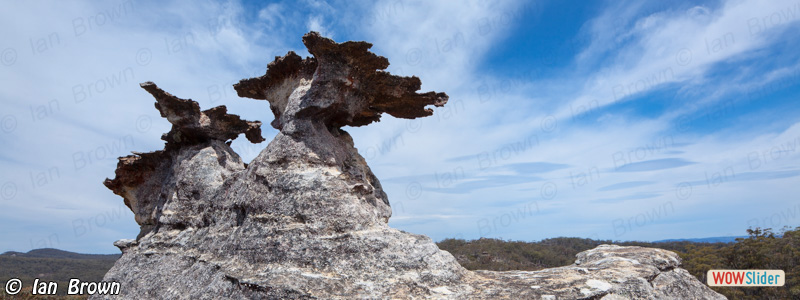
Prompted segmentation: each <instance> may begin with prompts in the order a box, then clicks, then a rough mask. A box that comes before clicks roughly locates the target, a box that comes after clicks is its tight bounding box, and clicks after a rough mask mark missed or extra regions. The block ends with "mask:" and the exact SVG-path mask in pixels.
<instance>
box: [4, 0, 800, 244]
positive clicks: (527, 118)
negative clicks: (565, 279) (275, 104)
mask: <svg viewBox="0 0 800 300" xmlns="http://www.w3.org/2000/svg"><path fill="white" fill-rule="evenodd" d="M798 19H800V2H797V1H766V2H759V1H701V2H687V1H670V2H663V1H659V2H655V1H653V2H649V3H640V2H639V1H593V2H585V3H581V5H579V6H576V5H575V4H574V3H563V2H562V1H540V2H515V1H503V2H498V3H495V2H493V1H472V2H469V1H468V2H464V1H454V2H446V1H401V0H395V1H378V2H374V3H373V2H350V1H347V2H345V1H331V2H326V1H298V2H294V1H286V2H262V1H252V2H239V1H198V2H193V3H192V4H191V5H189V4H186V3H184V2H177V1H176V2H165V3H162V2H156V1H132V0H131V1H109V2H77V1H76V2H69V3H65V2H55V1H54V2H50V3H49V4H46V5H43V4H38V5H34V4H30V3H27V2H12V3H7V4H5V8H4V9H3V10H2V11H0V25H1V26H0V32H2V36H3V38H2V39H0V51H1V52H0V79H2V82H3V84H2V88H0V99H1V100H2V102H0V126H1V127H0V129H2V131H0V143H2V145H3V146H4V147H2V148H0V166H2V169H1V170H2V171H0V192H1V193H0V204H2V207H3V209H2V210H0V251H9V250H15V251H27V250H30V249H33V248H41V247H55V248H60V249H65V250H71V251H79V252H92V253H115V252H116V251H117V250H116V248H114V247H113V246H112V242H113V241H115V240H117V239H122V238H133V237H135V236H136V234H137V233H138V226H137V225H136V223H135V222H134V220H133V215H132V214H131V213H130V211H129V210H128V209H127V208H126V207H125V206H124V205H123V204H122V198H120V197H118V196H116V195H114V194H113V193H111V192H110V191H109V190H107V189H106V188H105V187H104V186H103V185H102V181H103V179H105V178H106V177H113V175H114V168H115V166H116V157H118V156H123V155H126V154H128V153H130V151H152V150H157V149H160V148H162V146H163V142H162V141H161V140H160V139H159V137H160V135H161V133H163V132H166V131H168V130H169V124H168V123H167V122H166V120H163V119H162V118H160V117H159V115H158V112H157V111H156V110H155V109H154V108H153V105H152V103H153V102H154V101H153V99H152V98H151V97H150V95H148V94H147V93H146V92H145V91H144V90H142V89H141V88H139V87H138V84H139V83H140V82H144V81H154V82H156V83H157V84H158V85H159V87H162V88H164V89H165V90H167V91H168V92H170V93H172V94H174V95H176V96H178V97H182V98H191V99H194V100H196V101H198V102H199V103H200V105H201V107H203V108H204V109H207V108H211V107H213V106H217V105H223V104H224V105H226V106H227V107H228V109H229V111H230V112H232V113H236V114H240V115H241V116H242V117H243V118H245V119H248V120H261V121H262V122H264V124H269V122H270V121H271V120H272V114H271V113H270V111H269V108H268V104H267V103H266V102H263V101H253V100H249V99H241V98H238V97H236V94H235V92H234V91H233V89H232V87H231V85H232V84H233V83H236V82H238V80H239V79H243V78H249V77H254V76H260V75H262V74H263V73H264V71H265V68H266V65H267V63H268V62H270V61H272V60H273V59H274V57H275V56H281V55H284V54H286V52H287V51H290V50H291V51H295V52H297V53H299V54H301V55H308V53H307V51H306V50H305V49H304V47H303V45H302V43H301V39H300V37H301V36H302V35H303V34H304V33H306V32H308V31H310V30H314V31H319V32H321V33H322V34H324V35H327V36H329V37H331V38H333V39H334V40H336V41H338V42H342V41H347V40H366V41H369V42H371V43H373V44H374V46H373V48H372V50H373V52H375V53H377V54H379V55H383V56H386V57H387V58H388V59H389V61H390V63H391V66H389V68H388V70H389V71H390V72H392V73H394V74H399V75H406V76H411V75H416V76H418V77H420V78H421V79H422V82H423V85H422V90H423V91H429V90H435V91H442V92H446V93H448V95H450V102H449V103H448V104H447V105H446V106H445V107H443V108H438V109H436V110H435V113H434V116H432V117H429V118H423V119H417V120H402V119H394V118H392V117H390V116H385V117H384V118H383V121H381V122H380V123H377V124H372V125H370V126H366V127H360V128H346V130H348V131H349V132H350V133H351V134H352V135H353V137H354V139H355V143H356V147H357V148H358V149H359V152H360V153H361V154H362V155H363V156H364V157H365V158H366V160H367V162H368V163H369V165H370V166H371V167H372V169H373V171H374V172H375V174H376V175H377V176H378V178H379V179H380V180H381V182H382V184H383V186H384V188H385V189H386V192H387V194H388V195H389V200H390V202H391V204H392V207H393V217H392V219H391V220H390V225H391V226H393V227H396V228H399V229H403V230H406V231H410V232H414V233H420V234H426V235H429V236H431V237H432V238H433V239H434V240H441V239H444V238H448V237H456V238H465V239H475V238H479V237H494V238H503V239H510V240H527V241H535V240H540V239H543V238H550V237H558V236H574V237H587V238H595V239H611V240H645V241H651V240H659V239H668V238H697V237H710V236H726V235H743V234H744V232H745V229H747V228H748V227H750V226H760V227H772V228H781V227H783V226H797V225H800V198H799V197H798V195H799V193H798V192H800V155H798V149H797V148H798V146H800V117H798V116H800V114H799V113H800V101H799V100H800V99H798V96H800V54H798V53H800V52H798V51H797V50H796V49H797V48H798V46H799V45H798V44H800V31H799V30H798V29H799V28H800V26H798V24H800V23H798V22H797V21H798ZM264 128H265V130H264V137H265V138H267V139H268V140H270V139H271V138H272V137H273V136H274V135H275V134H276V131H275V130H274V129H271V128H269V126H265V127H264ZM264 147H266V143H262V144H255V145H254V144H250V143H248V142H247V141H246V140H245V139H244V138H240V139H237V140H236V141H234V143H233V148H234V149H235V150H236V151H237V152H238V153H239V154H240V155H241V156H242V157H243V159H245V160H246V161H249V160H251V159H252V158H254V157H255V156H256V155H257V153H258V152H259V151H261V150H262V149H263V148H264Z"/></svg>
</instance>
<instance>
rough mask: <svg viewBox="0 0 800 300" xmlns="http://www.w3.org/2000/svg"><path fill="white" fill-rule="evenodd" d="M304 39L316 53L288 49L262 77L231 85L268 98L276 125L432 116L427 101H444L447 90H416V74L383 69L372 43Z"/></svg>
mask: <svg viewBox="0 0 800 300" xmlns="http://www.w3.org/2000/svg"><path fill="white" fill-rule="evenodd" d="M303 43H304V44H305V45H306V47H307V48H308V52H309V53H311V54H312V55H314V57H309V58H305V59H301V58H300V56H298V55H297V54H295V53H294V52H289V53H288V54H286V55H285V56H283V57H276V58H275V61H273V62H271V63H270V64H269V65H268V67H267V73H266V74H265V75H263V76H261V77H257V78H250V79H245V80H242V81H240V82H239V83H238V84H236V85H234V89H236V91H237V92H238V94H239V96H241V97H248V98H253V99H261V100H268V101H269V102H270V108H271V109H272V112H273V114H275V120H274V121H273V122H272V126H273V127H275V128H276V129H283V127H284V125H285V124H287V123H288V122H290V121H291V120H294V119H306V120H315V121H321V122H323V123H324V124H325V125H326V126H327V127H329V128H339V127H342V126H345V125H347V126H362V125H367V124H369V123H372V122H376V121H378V120H379V119H380V116H381V114H382V113H388V114H390V115H392V116H394V117H397V118H406V119H414V118H419V117H425V116H430V115H432V114H433V110H431V109H430V108H426V106H428V105H434V106H443V105H444V104H445V103H447V99H448V97H447V95H446V94H445V93H436V92H427V93H423V94H419V93H417V91H418V90H419V89H420V85H421V83H420V80H419V78H417V77H401V76H395V75H391V74H389V73H388V72H385V71H382V70H384V69H386V68H387V67H388V66H389V61H388V60H387V59H386V58H385V57H383V56H378V55H375V54H374V53H372V52H369V48H371V47H372V44H370V43H367V42H344V43H336V42H334V41H333V40H331V39H329V38H325V37H322V36H320V35H319V34H318V33H316V32H310V33H308V34H306V35H305V36H303Z"/></svg>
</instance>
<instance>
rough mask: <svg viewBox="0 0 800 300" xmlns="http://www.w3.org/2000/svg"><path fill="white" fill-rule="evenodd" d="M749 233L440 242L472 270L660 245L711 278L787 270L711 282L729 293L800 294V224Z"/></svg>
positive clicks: (549, 263)
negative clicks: (735, 283)
mask: <svg viewBox="0 0 800 300" xmlns="http://www.w3.org/2000/svg"><path fill="white" fill-rule="evenodd" d="M747 234H748V238H739V239H737V242H736V243H730V244H728V243H692V242H686V241H672V242H659V243H647V242H611V241H595V240H590V239H580V238H565V237H559V238H553V239H546V240H542V241H539V242H520V241H503V240H498V239H486V238H481V239H478V240H472V241H465V240H459V239H445V240H443V241H441V242H439V243H438V245H439V248H441V249H442V250H446V251H448V252H450V253H451V254H453V256H455V257H456V259H457V260H458V262H459V263H461V265H462V266H464V267H465V268H467V269H469V270H494V271H507V270H527V271H535V270H541V269H544V268H552V267H559V266H565V265H569V264H572V263H573V262H574V261H575V255H576V254H578V253H579V252H581V251H585V250H589V249H592V248H595V247H597V246H598V245H601V244H612V243H613V244H617V245H623V246H642V247H652V248H661V249H665V250H670V251H674V252H676V253H678V255H680V257H681V259H682V260H683V263H682V265H681V267H682V268H684V269H686V270H687V271H689V273H691V274H692V275H694V276H695V277H697V279H699V280H700V281H701V282H703V283H707V282H708V281H707V279H706V275H707V273H708V270H713V269H717V270H719V269H761V270H764V269H768V270H783V271H784V272H785V273H786V284H785V285H784V286H783V287H712V289H714V290H715V291H717V292H719V293H721V294H723V295H725V296H726V297H728V298H729V299H800V227H797V228H795V229H794V230H791V229H790V228H784V229H783V230H782V232H781V233H780V234H775V233H774V232H773V231H772V229H771V228H766V229H761V228H754V229H747Z"/></svg>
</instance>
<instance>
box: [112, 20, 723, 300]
mask: <svg viewBox="0 0 800 300" xmlns="http://www.w3.org/2000/svg"><path fill="white" fill-rule="evenodd" d="M303 42H304V44H305V45H306V47H307V48H308V51H309V53H311V54H312V55H313V57H309V58H300V57H299V56H298V55H296V54H295V53H293V52H289V53H288V54H287V55H285V56H283V57H277V58H276V59H275V60H274V61H273V62H271V63H269V65H268V67H267V71H266V74H265V75H264V76H261V77H258V78H251V79H246V80H242V81H240V82H239V83H238V84H236V85H235V86H234V88H235V89H236V91H237V92H238V93H239V95H240V96H242V97H248V98H254V99H262V100H268V101H269V104H270V109H271V110H272V112H273V114H274V116H275V119H274V121H273V122H272V123H271V124H272V126H273V127H275V128H276V129H279V130H280V132H279V133H278V134H277V135H276V136H275V138H274V139H273V140H272V141H271V142H270V143H269V145H268V146H267V147H266V148H265V149H263V150H262V151H261V153H260V154H259V155H258V156H257V157H256V158H255V159H253V161H252V162H250V163H249V164H244V163H243V162H242V160H241V159H240V158H239V156H238V155H237V154H236V153H235V152H234V151H233V150H232V149H231V148H230V145H229V143H228V141H229V140H231V139H234V138H236V137H237V136H238V135H239V134H241V133H244V134H245V135H246V136H247V138H248V139H249V140H250V141H251V142H260V141H262V140H263V139H262V138H261V136H260V127H259V125H260V124H261V123H260V122H249V121H244V120H241V119H240V118H239V117H238V116H235V115H230V114H227V112H226V109H225V107H224V106H223V107H216V108H212V109H209V110H206V111H200V108H199V105H198V104H197V103H196V102H194V101H191V100H184V99H179V98H177V97H175V96H172V95H170V94H168V93H166V92H164V91H162V90H160V89H158V87H156V86H155V85H154V84H152V83H145V84H143V85H142V86H143V87H144V88H145V89H146V90H147V91H148V92H150V93H151V94H152V95H153V96H154V97H155V98H156V100H157V104H156V108H157V109H158V110H159V111H160V112H161V115H162V116H163V117H165V118H167V120H168V121H169V122H170V123H172V124H173V127H172V130H170V132H169V133H167V134H165V135H164V136H163V137H162V139H164V140H165V141H166V142H167V143H166V145H165V149H164V150H160V151H156V152H151V153H135V155H131V156H126V157H122V158H120V162H119V164H118V166H117V170H116V178H115V179H113V180H106V182H105V184H106V186H107V187H108V188H109V189H111V190H112V191H114V193H116V194H118V195H120V196H122V197H123V198H124V199H125V203H126V204H127V205H128V207H130V208H131V210H132V211H133V212H134V214H135V217H136V221H137V222H138V223H139V224H140V226H141V228H142V230H141V232H140V234H139V236H138V237H137V238H136V240H120V241H117V242H116V243H115V245H116V246H118V247H119V248H120V249H121V250H122V251H123V255H122V257H121V258H120V259H119V260H118V261H117V262H116V264H115V265H114V267H113V268H111V270H109V272H108V273H107V274H106V275H105V277H104V280H106V281H117V282H120V283H121V284H122V290H121V295H120V297H123V298H140V297H144V298H184V299H195V298H236V299H241V298H250V299H253V298H257V299H287V298H288V299H353V298H370V299H385V298H436V299H439V298H447V299H468V298H471V299H497V298H507V299H512V298H513V299H620V297H622V298H627V299H669V298H704V299H715V298H720V299H721V298H723V297H722V296H721V295H719V294H716V293H714V292H713V291H712V290H710V289H709V288H708V287H706V286H704V285H703V284H702V283H699V282H698V281H697V280H696V279H694V278H692V277H691V275H689V274H688V273H687V272H686V271H685V270H682V269H680V268H679V264H680V259H679V257H678V256H677V255H676V254H675V253H672V252H668V251H664V250H658V249H647V248H639V247H619V246H606V245H604V246H600V247H598V248H596V249H593V250H589V251H585V252H582V253H580V254H578V259H577V261H576V263H575V264H574V265H571V266H565V267H560V268H553V269H546V270H542V271H537V272H522V271H510V272H490V271H477V272H471V271H468V270H466V269H464V268H463V267H461V265H459V264H458V262H457V261H456V259H455V258H454V257H453V256H452V255H450V253H448V252H445V251H442V250H440V249H439V248H438V247H437V246H436V244H435V243H434V242H433V241H432V240H431V239H430V238H428V237H426V236H423V235H416V234H411V233H407V232H403V231H399V230H396V229H393V228H390V227H389V226H388V225H387V222H388V220H389V218H390V217H391V213H392V211H391V207H390V206H389V200H388V197H387V195H386V193H385V192H384V191H383V188H382V187H381V184H380V182H379V180H378V178H377V177H376V176H375V175H374V174H373V173H372V171H371V170H370V169H369V167H368V166H367V164H366V161H365V160H364V158H363V157H361V155H359V153H358V151H357V149H356V148H355V147H354V145H353V140H352V138H351V137H350V135H349V134H348V133H347V132H346V131H344V130H343V129H342V128H341V127H343V126H363V125H367V124H369V123H372V122H376V121H378V120H379V119H380V116H381V114H383V113H387V114H389V115H392V116H395V117H399V118H418V117H425V116H429V115H431V114H432V113H433V111H432V109H431V108H429V107H428V106H430V105H433V106H442V105H444V104H445V103H446V102H447V99H448V98H447V95H445V94H444V93H436V92H427V93H417V91H418V90H419V88H420V81H419V79H418V78H416V77H399V76H394V75H391V74H389V73H387V72H385V71H383V70H385V69H386V68H387V67H388V65H389V63H388V60H387V59H386V58H384V57H381V56H378V55H375V54H373V53H371V52H369V51H368V50H369V48H370V47H371V45H370V44H369V43H366V42H344V43H336V42H334V41H333V40H331V39H328V38H324V37H321V36H320V35H319V34H317V33H315V32H311V33H308V34H306V35H305V36H304V37H303Z"/></svg>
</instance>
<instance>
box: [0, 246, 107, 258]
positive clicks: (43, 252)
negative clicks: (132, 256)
mask: <svg viewBox="0 0 800 300" xmlns="http://www.w3.org/2000/svg"><path fill="white" fill-rule="evenodd" d="M0 255H7V256H16V257H38V258H70V259H111V260H117V259H118V258H119V257H120V255H121V254H81V253H75V252H69V251H64V250H58V249H53V248H42V249H34V250H31V251H28V253H22V252H16V251H8V252H6V253H3V254H0Z"/></svg>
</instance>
